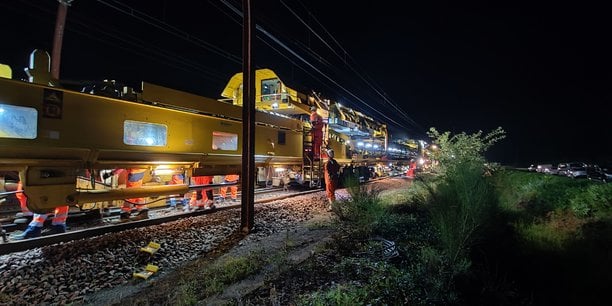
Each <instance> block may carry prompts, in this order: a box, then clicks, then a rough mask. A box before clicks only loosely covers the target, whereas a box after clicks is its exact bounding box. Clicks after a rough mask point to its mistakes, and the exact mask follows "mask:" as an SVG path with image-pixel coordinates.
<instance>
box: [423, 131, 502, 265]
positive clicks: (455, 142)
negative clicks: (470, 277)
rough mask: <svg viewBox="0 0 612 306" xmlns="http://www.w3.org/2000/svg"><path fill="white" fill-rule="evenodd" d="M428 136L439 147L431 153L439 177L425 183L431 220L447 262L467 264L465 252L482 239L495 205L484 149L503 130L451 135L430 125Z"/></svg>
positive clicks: (496, 139) (499, 138)
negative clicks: (429, 196)
mask: <svg viewBox="0 0 612 306" xmlns="http://www.w3.org/2000/svg"><path fill="white" fill-rule="evenodd" d="M428 135H429V136H430V137H431V138H432V139H433V140H434V141H435V143H436V144H437V145H438V146H439V149H438V150H436V151H434V152H433V154H434V156H433V158H434V159H435V160H437V161H438V163H437V165H435V167H437V169H435V170H436V172H437V173H439V176H438V177H437V178H436V179H435V180H433V181H431V183H426V186H427V187H428V190H429V191H430V193H431V200H430V204H431V213H432V221H433V223H434V224H435V226H436V228H437V229H438V232H439V234H440V242H441V244H442V248H443V250H444V252H445V253H446V254H447V255H448V256H449V259H450V262H451V264H453V265H457V266H463V267H467V265H466V264H465V263H466V262H467V261H468V258H467V251H469V249H470V247H472V246H473V245H474V244H475V243H476V242H477V241H479V240H480V239H481V238H482V237H481V236H482V235H483V234H484V231H483V230H484V228H486V227H487V226H488V224H489V223H490V222H491V221H492V219H493V218H492V217H493V216H494V214H495V213H496V208H497V202H496V198H495V195H494V188H493V186H492V184H491V183H490V182H489V181H488V180H487V178H486V177H485V176H484V172H485V171H484V170H485V169H484V168H485V163H486V160H485V157H484V152H485V151H486V150H487V149H488V148H490V147H491V146H492V145H493V144H494V143H496V142H497V141H499V140H501V139H503V138H504V137H505V132H504V130H503V129H502V128H501V127H499V128H497V129H495V130H493V131H492V132H490V133H488V134H486V135H483V132H482V131H478V132H477V133H474V134H471V135H469V134H466V133H465V132H464V133H460V134H456V135H451V133H450V132H444V133H440V132H438V131H437V130H436V129H435V128H431V129H430V131H429V133H428Z"/></svg>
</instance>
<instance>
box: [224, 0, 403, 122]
mask: <svg viewBox="0 0 612 306" xmlns="http://www.w3.org/2000/svg"><path fill="white" fill-rule="evenodd" d="M220 1H221V2H222V3H223V4H225V5H226V6H227V7H228V8H229V9H230V10H232V11H233V12H234V13H236V14H238V15H240V16H242V11H240V10H239V9H237V8H236V7H234V6H233V5H232V4H230V3H229V2H228V1H226V0H220ZM256 29H257V30H258V31H259V32H261V33H262V34H264V35H265V36H266V37H267V38H269V39H271V40H272V41H274V42H275V43H276V44H278V45H279V46H281V47H282V48H283V49H284V50H285V51H287V52H289V53H290V54H291V55H293V56H294V57H295V58H297V59H298V60H299V61H301V62H302V63H303V64H305V65H307V66H308V67H309V68H311V69H312V70H314V71H316V72H317V73H318V74H320V75H321V76H322V77H323V78H325V79H327V80H328V81H329V82H332V83H333V84H334V85H335V86H337V87H338V88H340V89H341V90H342V91H344V92H345V93H346V94H348V95H350V96H351V97H353V98H355V99H356V100H357V101H359V102H360V103H362V104H363V105H365V106H367V107H368V108H369V109H371V110H372V111H374V112H376V113H377V114H379V115H380V116H381V117H383V118H385V119H386V120H387V121H389V122H391V123H393V124H395V125H396V126H400V127H404V128H406V129H410V128H409V127H406V126H404V125H403V124H401V123H399V122H397V121H396V120H394V119H393V118H390V117H389V116H387V115H386V114H384V113H383V112H381V111H380V110H378V109H377V108H375V107H373V106H371V105H370V104H368V103H367V102H365V101H364V100H363V99H361V98H360V97H358V96H357V95H356V94H354V93H353V92H351V91H350V90H349V89H347V88H346V87H344V86H342V85H341V84H340V83H338V82H337V81H335V80H334V79H333V78H331V77H330V76H328V75H327V74H326V73H324V72H323V71H321V70H320V69H319V68H317V67H316V66H315V65H313V64H312V63H310V62H309V61H308V60H306V59H305V58H304V57H302V56H301V55H299V54H298V53H297V52H296V51H294V50H293V49H291V48H290V47H289V46H287V45H286V44H285V43H283V42H282V41H280V40H279V39H278V38H276V37H275V36H274V35H272V34H271V33H269V32H268V31H266V30H265V29H264V28H263V27H262V26H261V25H258V24H257V25H256Z"/></svg>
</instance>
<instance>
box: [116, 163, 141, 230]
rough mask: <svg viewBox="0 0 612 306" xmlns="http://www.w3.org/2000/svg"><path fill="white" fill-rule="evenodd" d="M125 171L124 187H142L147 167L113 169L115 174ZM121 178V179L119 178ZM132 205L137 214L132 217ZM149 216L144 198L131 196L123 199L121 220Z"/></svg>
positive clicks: (139, 218)
mask: <svg viewBox="0 0 612 306" xmlns="http://www.w3.org/2000/svg"><path fill="white" fill-rule="evenodd" d="M123 171H125V172H127V179H126V181H125V187H126V188H139V187H142V185H143V181H144V176H145V173H146V172H147V169H136V168H129V169H125V170H124V169H118V170H116V171H115V174H119V175H121V172H123ZM120 180H121V179H120ZM132 206H134V207H135V208H136V211H137V214H136V216H134V217H131V215H132ZM148 218H149V208H148V207H147V205H146V203H145V198H132V199H125V200H124V201H123V206H122V207H121V220H122V221H128V220H142V219H148Z"/></svg>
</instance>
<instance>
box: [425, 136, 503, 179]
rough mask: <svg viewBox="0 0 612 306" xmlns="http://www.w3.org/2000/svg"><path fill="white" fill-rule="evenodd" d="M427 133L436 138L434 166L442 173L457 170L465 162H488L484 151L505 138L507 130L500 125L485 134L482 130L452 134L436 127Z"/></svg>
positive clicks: (481, 163)
mask: <svg viewBox="0 0 612 306" xmlns="http://www.w3.org/2000/svg"><path fill="white" fill-rule="evenodd" d="M427 135H428V136H429V137H430V138H431V139H433V140H434V142H435V143H436V144H437V145H438V147H439V149H438V150H435V151H433V152H432V154H433V159H434V160H436V161H438V163H436V165H434V167H436V169H435V170H436V171H437V172H438V173H441V174H446V173H447V172H448V171H451V172H452V171H457V170H459V169H457V167H461V166H463V165H464V163H476V164H480V165H484V163H485V162H486V160H485V157H484V152H485V151H486V150H488V149H489V148H490V147H491V146H492V145H493V144H495V143H496V142H498V141H500V140H502V139H504V138H505V137H506V132H505V131H504V130H503V129H502V128H501V127H498V128H496V129H495V130H493V131H491V132H490V133H488V134H486V135H484V136H483V132H482V131H478V132H476V133H474V134H471V135H470V134H466V133H465V132H462V133H460V134H455V135H451V132H444V133H440V132H438V130H436V128H433V127H432V128H430V129H429V132H428V133H427Z"/></svg>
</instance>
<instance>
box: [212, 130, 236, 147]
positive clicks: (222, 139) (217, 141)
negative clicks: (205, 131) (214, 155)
mask: <svg viewBox="0 0 612 306" xmlns="http://www.w3.org/2000/svg"><path fill="white" fill-rule="evenodd" d="M212 149H213V150H228V151H236V150H238V134H232V133H226V132H217V131H214V132H213V137H212Z"/></svg>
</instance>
